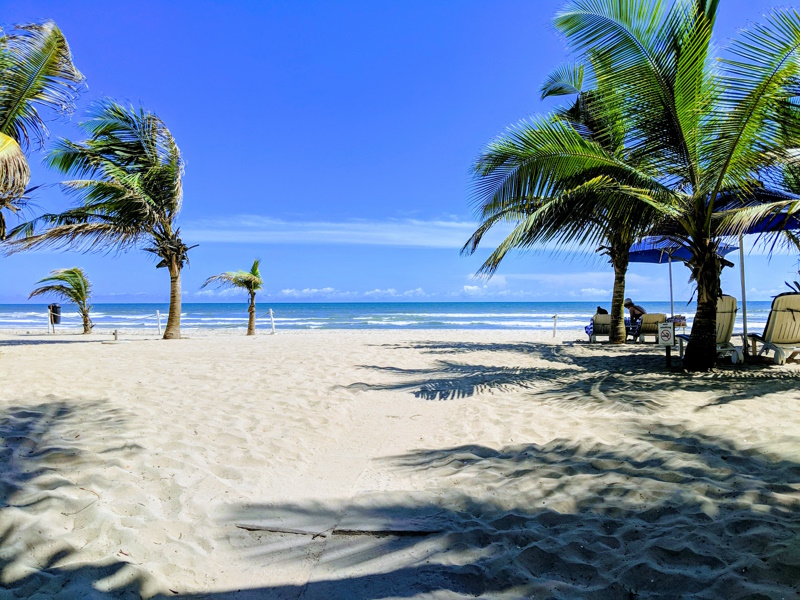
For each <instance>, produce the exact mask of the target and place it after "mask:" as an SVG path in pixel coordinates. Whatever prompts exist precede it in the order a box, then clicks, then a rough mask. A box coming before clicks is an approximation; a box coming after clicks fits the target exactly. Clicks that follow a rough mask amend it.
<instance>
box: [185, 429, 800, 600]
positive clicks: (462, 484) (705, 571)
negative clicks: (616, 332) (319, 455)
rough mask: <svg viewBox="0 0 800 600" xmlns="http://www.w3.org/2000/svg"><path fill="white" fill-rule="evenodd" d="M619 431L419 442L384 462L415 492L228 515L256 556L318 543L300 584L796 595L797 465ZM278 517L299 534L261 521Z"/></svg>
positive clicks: (680, 437) (309, 551)
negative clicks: (620, 435) (601, 435)
mask: <svg viewBox="0 0 800 600" xmlns="http://www.w3.org/2000/svg"><path fill="white" fill-rule="evenodd" d="M626 442H627V443H625V444H622V445H618V446H613V447H612V446H606V445H596V446H592V447H585V446H583V445H582V444H579V443H575V442H572V441H569V440H557V441H554V442H552V443H549V444H546V445H537V444H527V445H518V446H511V447H506V448H502V449H500V450H495V449H491V448H486V447H482V446H469V445H468V446H461V447H455V448H446V449H437V450H420V451H418V452H413V453H409V454H406V455H403V456H397V457H393V458H391V459H387V463H386V465H385V466H386V468H392V469H399V470H402V471H409V472H412V473H415V474H417V475H418V476H420V477H424V478H425V480H426V482H429V486H428V488H426V491H425V493H423V494H417V495H415V496H413V497H411V496H409V497H406V498H399V499H398V497H397V496H396V495H391V494H374V495H370V496H367V497H362V498H359V499H358V500H357V501H354V502H353V503H351V504H342V505H337V506H332V505H330V504H326V505H310V506H297V505H283V506H275V505H261V506H259V505H241V506H234V507H232V509H231V512H230V515H229V519H230V521H231V522H235V523H237V524H240V525H241V524H244V525H245V526H247V527H249V528H255V529H258V528H259V527H260V528H262V530H261V531H258V530H256V531H253V532H252V533H251V534H250V535H251V545H250V547H248V548H247V554H248V556H249V558H250V560H251V561H253V562H254V563H255V564H257V565H259V566H262V567H264V568H278V569H279V568H281V566H283V565H288V564H291V563H292V562H297V561H300V560H303V559H308V557H309V556H314V557H317V559H316V561H317V562H316V567H315V569H314V573H313V576H312V577H313V579H312V580H311V581H310V582H309V583H308V584H307V585H306V586H305V587H304V588H303V590H302V597H303V598H388V597H411V596H415V595H423V594H432V595H435V594H436V593H440V594H442V597H451V596H449V595H447V594H453V595H458V596H459V597H460V596H461V595H463V596H465V597H468V596H480V597H491V596H502V595H507V596H509V597H524V596H530V597H536V598H584V597H591V598H620V599H621V598H676V597H687V596H691V597H697V598H726V599H727V598H780V597H786V598H790V597H796V595H797V594H798V585H800V554H798V544H800V496H798V485H800V465H798V464H796V463H793V462H789V461H786V460H782V459H780V458H779V457H776V456H771V455H768V454H763V453H759V452H757V451H753V450H743V449H739V448H738V447H737V446H736V445H735V444H734V443H732V442H731V441H729V440H725V439H720V438H714V437H709V436H705V435H702V434H699V433H695V432H691V431H688V430H685V429H683V428H681V427H672V426H666V425H656V426H653V427H651V429H650V430H635V429H632V431H631V435H630V437H629V439H627V440H626ZM455 490H465V491H466V490H474V491H475V492H476V493H478V494H479V496H469V495H467V494H465V493H458V492H456V491H455ZM501 499H502V500H501ZM277 524H283V525H284V526H287V525H290V526H301V527H305V528H307V529H308V534H307V535H299V534H286V533H276V532H274V531H273V532H268V531H264V530H263V529H268V528H271V527H272V528H274V527H276V526H277ZM354 530H359V531H360V534H359V535H354V534H353V533H352V532H353V531H354ZM337 531H338V532H340V533H339V534H337ZM385 531H392V532H393V534H392V535H388V536H382V535H380V533H381V532H385ZM315 536H316V537H315ZM370 571H372V572H375V574H374V575H371V574H365V572H367V573H368V572H370ZM260 591H261V592H262V593H264V594H265V596H264V597H273V596H272V595H271V593H272V592H274V593H275V594H276V596H274V597H283V594H285V593H288V592H289V590H288V589H287V588H276V589H274V590H273V589H263V590H260ZM196 597H197V598H200V597H204V596H196ZM254 597H256V596H254ZM288 597H294V596H291V595H289V596H288Z"/></svg>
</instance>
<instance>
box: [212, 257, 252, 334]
mask: <svg viewBox="0 0 800 600" xmlns="http://www.w3.org/2000/svg"><path fill="white" fill-rule="evenodd" d="M260 263H261V261H260V260H259V259H255V260H254V261H253V266H252V267H250V270H249V271H227V272H226V273H220V274H219V275H214V276H212V277H209V278H208V279H206V282H205V283H204V284H203V285H202V286H201V287H206V286H207V285H212V284H213V285H216V286H217V287H227V288H239V289H242V290H244V291H246V292H247V293H248V294H250V305H249V307H248V309H247V312H248V314H249V318H248V321H247V335H255V334H256V292H258V290H260V289H261V286H262V284H263V283H264V282H263V281H262V279H261V272H260V271H259V270H258V265H259V264H260Z"/></svg>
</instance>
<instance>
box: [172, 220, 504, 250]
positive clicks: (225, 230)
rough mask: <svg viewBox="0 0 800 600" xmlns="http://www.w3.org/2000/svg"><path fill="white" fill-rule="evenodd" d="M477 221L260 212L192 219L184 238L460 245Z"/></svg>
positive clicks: (494, 239)
mask: <svg viewBox="0 0 800 600" xmlns="http://www.w3.org/2000/svg"><path fill="white" fill-rule="evenodd" d="M476 227H477V223H475V222H472V221H464V220H459V219H458V218H454V217H449V218H441V219H433V220H423V219H411V218H402V219H385V220H368V219H350V220H346V221H288V220H284V219H274V218H272V217H265V216H261V215H238V216H233V217H228V218H223V219H215V220H199V221H190V222H187V223H185V224H184V225H183V227H182V231H183V237H184V238H185V239H191V240H192V241H193V242H206V243H209V242H225V243H261V244H348V245H371V246H402V247H417V248H454V249H460V248H461V247H462V246H463V245H464V242H466V241H467V239H469V236H470V235H472V233H473V232H474V231H475V229H476ZM506 234H507V231H506V230H505V229H503V228H502V227H498V228H497V231H493V232H490V233H489V234H488V235H487V236H486V238H485V239H484V243H483V246H485V247H487V248H489V247H494V246H496V245H497V244H498V243H499V242H500V241H501V239H502V238H503V237H504V236H505V235H506Z"/></svg>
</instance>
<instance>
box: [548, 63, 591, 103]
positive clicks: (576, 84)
mask: <svg viewBox="0 0 800 600" xmlns="http://www.w3.org/2000/svg"><path fill="white" fill-rule="evenodd" d="M584 71H585V68H584V66H583V65H582V64H580V63H567V64H564V65H561V66H560V67H558V68H556V69H555V70H554V71H552V72H551V73H550V74H549V75H548V76H547V77H546V78H545V80H544V83H543V84H542V87H541V88H540V90H539V91H540V93H541V98H542V99H544V98H549V97H551V96H571V95H573V94H575V95H577V94H580V93H581V92H582V91H583V77H584Z"/></svg>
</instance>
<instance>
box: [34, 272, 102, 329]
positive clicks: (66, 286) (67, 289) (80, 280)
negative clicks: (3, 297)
mask: <svg viewBox="0 0 800 600" xmlns="http://www.w3.org/2000/svg"><path fill="white" fill-rule="evenodd" d="M36 283H37V284H44V285H40V286H39V287H37V288H36V289H35V290H33V291H32V292H31V295H30V296H28V299H31V298H34V297H35V296H57V297H59V298H61V299H62V300H64V301H66V302H72V303H73V304H75V305H76V306H77V307H78V312H79V313H80V314H81V319H83V333H91V332H92V320H91V319H90V318H89V311H90V310H92V307H91V306H89V297H90V296H91V295H92V284H91V282H90V281H89V279H88V278H87V277H86V273H84V272H83V270H82V269H80V268H78V267H72V268H71V269H56V270H55V271H51V272H50V275H48V276H47V277H45V278H43V279H40V280H39V281H37V282H36Z"/></svg>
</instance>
